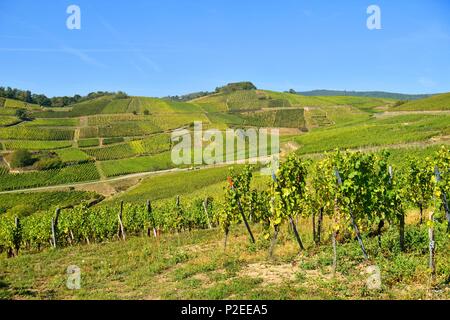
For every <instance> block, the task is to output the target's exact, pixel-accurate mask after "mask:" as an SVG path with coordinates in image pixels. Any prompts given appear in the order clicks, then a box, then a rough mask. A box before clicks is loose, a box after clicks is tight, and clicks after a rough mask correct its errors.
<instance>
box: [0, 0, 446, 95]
mask: <svg viewBox="0 0 450 320" xmlns="http://www.w3.org/2000/svg"><path fill="white" fill-rule="evenodd" d="M71 4H76V5H78V6H79V7H80V8H81V30H69V29H67V28H66V19H67V17H68V16H69V15H68V14H67V13H66V9H67V7H68V6H69V5H71ZM371 4H376V5H378V6H379V7H380V8H381V14H382V15H381V19H382V20H381V21H382V30H368V29H367V27H366V20H367V18H368V15H367V13H366V10H367V7H368V6H369V5H371ZM241 80H249V81H252V82H253V83H255V84H256V85H257V86H258V87H259V88H264V89H272V90H279V91H282V90H288V89H290V88H293V89H296V90H312V89H341V90H385V91H394V92H403V93H424V92H427V93H431V92H448V91H450V1H448V0H395V1H392V0H386V1H381V0H371V1H364V0H341V1H334V0H333V1H332V0H326V1H325V0H309V1H301V0H289V1H288V0H278V1H262V0H259V1H257V0H248V1H244V0H240V1H237V0H227V1H225V0H223V1H216V0H183V1H181V0H178V1H174V0H164V1H162V0H161V1H152V0H150V1H148V0H147V1H140V0H139V1H138V0H129V1H103V0H89V1H88V0H71V1H64V0H42V1H32V0H28V1H25V0H14V1H12V0H7V1H6V0H0V86H12V87H18V88H22V89H29V90H31V91H33V92H37V93H45V94H47V95H49V96H53V95H73V94H75V93H79V94H86V93H88V92H91V91H97V90H107V91H116V90H123V91H126V92H127V93H129V94H132V95H145V96H164V95H175V94H183V93H188V92H195V91H200V90H213V89H214V88H215V87H216V86H219V85H223V84H226V83H228V82H233V81H241Z"/></svg>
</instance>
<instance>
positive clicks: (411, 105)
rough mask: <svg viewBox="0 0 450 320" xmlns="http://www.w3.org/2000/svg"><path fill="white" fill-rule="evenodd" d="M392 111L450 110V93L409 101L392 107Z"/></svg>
mask: <svg viewBox="0 0 450 320" xmlns="http://www.w3.org/2000/svg"><path fill="white" fill-rule="evenodd" d="M390 110H392V111H438V110H450V93H444V94H438V95H435V96H432V97H428V98H424V99H419V100H414V101H409V102H406V103H404V104H400V105H398V106H393V107H391V108H390Z"/></svg>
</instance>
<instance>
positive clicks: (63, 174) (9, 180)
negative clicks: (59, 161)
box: [0, 163, 100, 191]
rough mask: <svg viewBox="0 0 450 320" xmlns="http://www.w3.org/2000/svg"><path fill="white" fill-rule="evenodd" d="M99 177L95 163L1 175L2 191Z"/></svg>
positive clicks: (0, 189) (0, 185) (90, 179)
mask: <svg viewBox="0 0 450 320" xmlns="http://www.w3.org/2000/svg"><path fill="white" fill-rule="evenodd" d="M99 178H100V176H99V174H98V171H97V168H96V166H95V164H94V163H85V164H78V165H73V166H68V167H63V168H61V169H51V170H44V171H35V172H27V173H17V174H15V173H14V174H13V173H7V174H3V175H0V191H6V190H17V189H26V188H36V187H45V186H52V185H59V184H67V183H75V182H84V181H93V180H98V179H99Z"/></svg>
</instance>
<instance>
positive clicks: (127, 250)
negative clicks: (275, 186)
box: [0, 220, 450, 299]
mask: <svg viewBox="0 0 450 320" xmlns="http://www.w3.org/2000/svg"><path fill="white" fill-rule="evenodd" d="M325 222H326V224H325V230H326V232H329V230H330V229H329V224H328V223H327V221H325ZM410 223H414V224H416V223H417V221H415V220H414V221H410ZM252 228H253V231H254V232H255V234H256V237H257V239H258V241H257V244H256V245H250V244H249V242H248V237H247V235H246V234H245V231H244V228H243V227H242V226H240V227H234V228H233V229H232V231H231V234H230V237H229V244H228V247H227V251H226V253H224V252H223V234H222V232H221V231H220V230H217V229H213V230H203V231H194V232H189V233H182V234H177V235H175V234H173V235H166V234H164V235H162V236H161V238H160V239H158V240H155V239H154V238H147V237H134V238H130V239H127V242H126V243H124V242H120V241H116V242H111V243H105V244H92V245H89V246H79V247H75V248H74V247H72V248H66V249H60V250H47V251H44V252H41V253H36V254H28V255H22V256H19V257H18V258H14V259H0V270H1V272H0V284H1V285H0V298H16V299H448V297H449V290H448V288H447V289H445V287H440V290H429V275H428V271H427V255H424V254H422V253H421V252H420V250H425V251H426V249H427V243H426V241H421V242H420V243H418V244H416V245H417V246H418V247H419V250H417V251H409V252H407V253H398V248H397V247H396V245H395V243H396V242H397V241H396V239H397V232H396V230H394V229H390V230H388V231H387V233H386V234H385V235H384V237H383V244H382V245H383V248H384V253H383V254H380V253H378V249H377V247H378V245H377V240H376V238H371V239H367V238H365V239H364V241H365V244H366V247H367V250H368V252H369V255H370V257H371V258H370V264H377V265H378V266H379V267H380V269H381V276H382V288H381V290H372V291H369V290H367V289H366V279H367V274H366V273H365V266H367V263H364V261H363V257H362V254H361V251H360V249H359V247H358V244H357V242H356V241H349V242H346V243H339V245H338V270H337V275H336V277H332V275H331V264H332V248H331V244H330V243H329V241H328V239H326V240H325V241H324V243H323V244H322V245H321V246H319V247H315V246H314V244H313V242H312V239H311V236H310V231H309V230H310V228H311V226H310V223H309V222H308V221H305V220H302V221H301V223H299V232H300V233H301V234H302V236H303V240H304V243H305V245H306V247H307V251H306V252H303V253H302V254H300V255H299V254H298V247H297V246H296V244H295V241H293V239H292V236H291V235H290V234H289V232H288V230H287V228H283V229H282V231H281V234H280V237H279V240H278V243H277V246H276V249H275V257H274V259H273V260H269V259H268V258H267V247H268V243H267V241H264V240H262V238H261V234H260V230H259V228H258V227H256V226H254V225H253V226H252ZM406 231H407V234H408V235H413V234H417V233H420V234H423V235H424V238H425V239H426V236H425V234H426V226H423V227H422V228H418V227H416V226H414V227H413V226H412V225H408V226H407V228H406ZM437 234H438V235H442V234H444V232H443V230H439V232H438V233H437ZM407 238H408V239H409V237H407ZM438 241H439V243H440V244H441V248H445V246H446V244H445V243H447V245H448V239H447V240H444V239H442V236H439V239H438ZM444 241H447V242H444ZM442 246H443V247H442ZM437 263H438V265H437V270H438V274H437V281H438V282H439V283H444V282H445V279H446V278H447V277H448V274H449V272H450V270H449V266H450V256H449V255H447V254H445V251H443V250H438V251H437ZM69 265H77V266H78V267H79V268H80V269H81V289H80V290H68V289H67V288H66V286H65V284H66V280H67V275H66V268H67V267H68V266H69Z"/></svg>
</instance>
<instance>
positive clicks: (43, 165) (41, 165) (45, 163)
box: [34, 158, 63, 170]
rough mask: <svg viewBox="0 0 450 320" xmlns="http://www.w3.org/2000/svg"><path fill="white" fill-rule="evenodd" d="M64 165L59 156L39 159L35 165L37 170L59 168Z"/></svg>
mask: <svg viewBox="0 0 450 320" xmlns="http://www.w3.org/2000/svg"><path fill="white" fill-rule="evenodd" d="M62 166H63V163H62V161H61V159H59V158H44V159H41V160H39V161H37V162H36V163H35V164H34V167H35V168H36V169H37V170H51V169H58V168H61V167H62Z"/></svg>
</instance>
